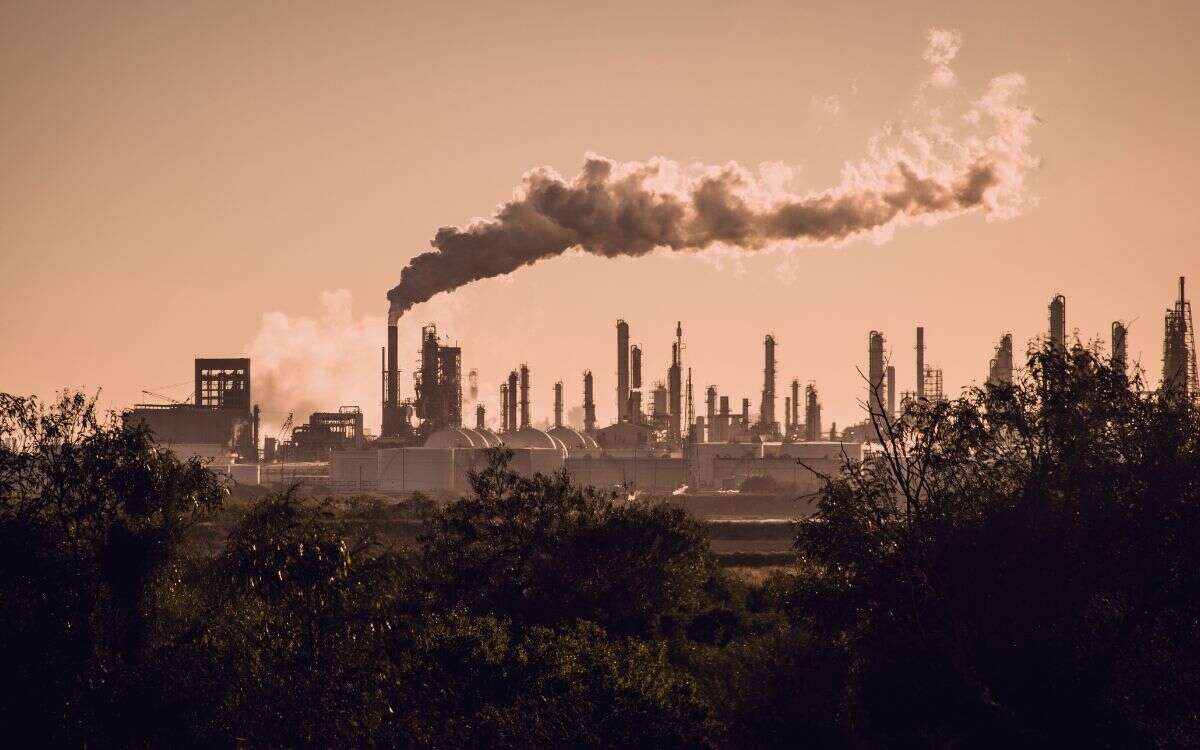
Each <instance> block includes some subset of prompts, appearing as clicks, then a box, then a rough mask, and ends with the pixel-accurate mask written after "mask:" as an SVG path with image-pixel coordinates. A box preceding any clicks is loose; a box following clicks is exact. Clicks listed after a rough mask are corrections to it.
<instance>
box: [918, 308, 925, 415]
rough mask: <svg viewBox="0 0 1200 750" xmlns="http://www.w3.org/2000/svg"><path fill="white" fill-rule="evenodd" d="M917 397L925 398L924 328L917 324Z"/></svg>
mask: <svg viewBox="0 0 1200 750" xmlns="http://www.w3.org/2000/svg"><path fill="white" fill-rule="evenodd" d="M917 398H918V399H921V398H925V328H924V326H917Z"/></svg>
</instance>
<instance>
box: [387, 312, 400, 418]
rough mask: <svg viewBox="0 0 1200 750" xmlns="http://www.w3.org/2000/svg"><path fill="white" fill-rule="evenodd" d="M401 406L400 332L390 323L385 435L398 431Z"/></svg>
mask: <svg viewBox="0 0 1200 750" xmlns="http://www.w3.org/2000/svg"><path fill="white" fill-rule="evenodd" d="M399 406H400V332H399V330H398V329H397V327H396V324H395V323H389V324H388V338H387V405H386V407H385V408H384V412H383V423H384V427H383V433H384V437H395V436H396V434H397V432H398V429H399V427H398V425H397V424H396V415H397V413H398V410H399Z"/></svg>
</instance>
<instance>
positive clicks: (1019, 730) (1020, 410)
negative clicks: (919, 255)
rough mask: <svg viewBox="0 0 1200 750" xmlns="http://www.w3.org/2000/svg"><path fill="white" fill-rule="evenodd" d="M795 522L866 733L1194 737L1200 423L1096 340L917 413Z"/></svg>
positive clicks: (958, 737)
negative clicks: (1126, 370)
mask: <svg viewBox="0 0 1200 750" xmlns="http://www.w3.org/2000/svg"><path fill="white" fill-rule="evenodd" d="M887 427H888V428H889V429H885V433H886V432H888V431H889V430H890V435H891V439H890V440H888V441H886V444H885V446H884V450H883V452H882V453H880V454H879V455H877V456H876V457H874V458H873V459H872V460H868V461H865V462H864V463H863V464H862V465H860V466H853V467H849V468H848V469H847V471H846V472H845V475H844V476H843V477H841V478H839V479H837V480H836V481H834V482H832V483H830V484H829V486H827V487H826V488H825V490H824V492H823V493H822V496H821V500H820V511H819V513H818V514H817V517H816V520H815V521H814V522H812V523H806V524H804V525H803V526H802V527H801V531H800V534H799V536H798V538H797V549H798V551H799V552H800V554H801V564H802V566H803V568H802V570H803V571H804V573H805V574H804V575H802V576H799V577H798V578H797V579H796V580H797V585H796V588H795V594H794V596H795V601H794V602H793V603H792V606H791V609H792V611H793V612H794V613H795V616H796V618H797V619H798V621H800V622H802V623H803V624H804V625H805V627H806V628H807V629H810V630H811V632H813V634H814V635H816V636H817V637H818V638H820V639H821V640H822V641H824V642H845V643H847V644H849V646H850V648H849V651H848V662H847V665H846V670H847V673H849V674H852V675H853V683H852V685H851V692H852V695H853V705H854V708H855V710H856V711H857V712H858V714H857V718H856V721H857V722H858V723H857V726H856V731H857V733H858V734H859V736H860V738H861V739H862V740H864V741H869V742H879V743H884V744H894V743H899V744H915V745H937V746H948V745H965V746H972V747H979V746H1012V745H1014V744H1026V745H1027V744H1053V745H1059V746H1063V745H1079V744H1083V745H1088V746H1112V747H1129V746H1135V745H1156V746H1179V747H1182V746H1194V745H1195V744H1197V742H1200V734H1198V729H1200V715H1198V713H1197V709H1198V707H1200V703H1198V701H1197V697H1198V692H1197V690H1198V686H1200V648H1198V647H1200V640H1198V633H1200V630H1198V629H1197V623H1200V608H1198V604H1200V596H1198V594H1200V590H1198V582H1200V576H1198V575H1197V571H1198V570H1200V421H1198V420H1197V414H1196V411H1195V410H1194V409H1193V408H1192V407H1191V406H1190V405H1188V404H1186V403H1182V402H1175V401H1171V400H1168V399H1163V398H1161V397H1160V396H1159V395H1157V394H1147V393H1145V392H1143V391H1142V390H1141V388H1140V383H1139V382H1137V381H1136V380H1135V381H1134V382H1133V383H1132V384H1130V383H1128V382H1127V381H1126V380H1125V378H1124V376H1123V375H1122V374H1121V373H1119V372H1117V371H1114V370H1112V369H1110V368H1109V367H1108V366H1107V364H1106V363H1105V362H1104V361H1103V359H1101V358H1100V356H1098V354H1097V353H1096V352H1094V351H1090V350H1087V349H1083V348H1076V349H1074V350H1073V351H1071V352H1069V353H1062V352H1058V351H1054V350H1052V349H1048V350H1046V351H1043V352H1039V353H1036V354H1035V355H1033V356H1032V357H1031V358H1030V360H1029V369H1028V376H1027V378H1026V379H1025V380H1024V381H1023V382H1021V383H1018V384H1017V385H1015V386H1002V387H995V386H988V387H987V388H986V389H985V390H980V391H976V392H974V393H972V394H970V395H969V396H968V397H966V398H963V399H960V400H958V401H955V402H950V403H940V404H939V403H932V404H917V405H915V406H914V407H913V408H911V409H910V410H909V411H908V412H907V413H906V414H905V416H904V418H903V419H901V420H899V421H898V422H897V423H896V424H893V425H889V426H887Z"/></svg>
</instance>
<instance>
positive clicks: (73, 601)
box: [0, 394, 226, 745]
mask: <svg viewBox="0 0 1200 750" xmlns="http://www.w3.org/2000/svg"><path fill="white" fill-rule="evenodd" d="M225 492H226V490H225V487H224V486H223V484H222V482H221V481H220V479H218V478H217V477H216V476H214V475H213V474H212V473H211V472H209V471H207V470H206V469H205V467H204V466H203V465H202V464H201V463H200V462H199V461H196V460H191V461H186V462H181V461H179V460H177V459H176V458H175V457H174V456H173V455H172V454H170V453H165V452H161V451H159V450H157V449H156V448H155V447H154V444H153V442H152V441H151V439H150V437H149V435H148V434H147V432H146V431H145V430H144V429H143V428H141V427H139V426H130V425H125V424H122V423H121V422H120V421H119V420H118V419H117V418H115V417H112V418H110V419H109V420H108V421H102V420H101V419H100V418H99V417H97V414H96V408H95V402H94V400H92V399H89V398H87V397H86V396H84V395H82V394H73V395H63V396H62V397H61V398H60V399H59V400H58V401H57V402H56V403H54V404H52V405H50V406H46V405H44V404H42V403H41V402H39V401H38V400H36V399H27V398H18V397H14V396H10V395H8V394H0V570H3V571H4V575H3V576H0V612H3V613H4V615H3V617H2V618H0V643H2V644H4V646H3V648H2V649H0V654H2V655H0V663H2V667H0V669H2V670H3V672H4V674H5V677H6V679H7V680H8V682H9V684H10V686H11V687H12V688H13V689H12V690H10V691H9V693H8V698H7V699H6V700H5V701H4V702H3V706H4V707H3V709H0V711H3V712H4V714H5V717H4V718H5V719H6V721H5V725H6V726H7V727H9V731H10V735H18V736H19V735H20V734H27V735H29V736H31V737H35V738H37V742H38V744H43V743H44V744H69V745H79V744H92V745H95V744H103V743H104V740H103V739H101V738H108V739H110V740H111V741H112V743H113V744H116V745H133V744H138V743H139V742H140V741H141V740H140V739H139V738H140V734H139V733H140V732H142V731H143V730H144V729H145V728H146V727H147V726H148V725H149V723H150V722H148V721H146V719H147V717H148V716H151V715H153V710H154V708H153V707H154V705H155V699H154V695H153V694H152V693H150V692H149V691H147V690H146V683H145V681H144V679H143V677H144V676H145V672H146V670H145V666H146V662H147V660H148V659H149V658H150V655H151V653H152V651H153V647H154V643H155V641H156V639H157V638H158V636H159V633H158V632H157V628H158V626H159V624H160V623H159V620H158V617H157V612H158V611H159V610H160V608H161V607H162V606H163V602H164V599H167V598H169V597H170V596H171V595H172V589H173V587H174V586H175V584H176V581H177V575H178V572H179V565H180V548H181V542H182V540H183V537H184V534H185V532H186V531H187V529H188V527H189V525H190V524H192V523H194V522H195V521H196V520H197V519H198V518H200V517H202V516H203V515H204V514H205V513H206V512H208V511H210V510H213V509H215V508H217V507H218V506H219V505H220V504H221V502H222V500H223V498H224V495H225Z"/></svg>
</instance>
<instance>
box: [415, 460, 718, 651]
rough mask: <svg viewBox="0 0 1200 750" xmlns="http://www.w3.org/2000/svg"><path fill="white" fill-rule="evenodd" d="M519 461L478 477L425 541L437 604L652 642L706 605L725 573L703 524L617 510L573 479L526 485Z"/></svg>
mask: <svg viewBox="0 0 1200 750" xmlns="http://www.w3.org/2000/svg"><path fill="white" fill-rule="evenodd" d="M507 458H508V457H507V456H506V455H505V454H504V453H497V454H495V455H493V457H492V463H491V465H490V466H489V467H488V468H487V469H486V470H484V471H482V472H479V473H478V474H474V475H472V476H471V483H472V487H473V489H474V492H473V494H472V495H471V496H469V497H466V498H463V499H462V500H461V501H459V502H458V503H455V504H454V505H452V506H450V507H449V508H447V509H446V510H445V511H444V512H442V513H439V514H437V515H436V516H434V517H433V519H432V520H431V521H430V523H429V524H428V526H427V529H428V530H427V532H426V534H425V535H424V537H422V540H421V542H422V560H421V562H422V569H423V571H424V573H425V575H426V576H427V577H428V581H429V584H430V587H431V594H432V596H433V597H434V598H435V599H436V600H437V601H439V602H441V603H442V604H443V605H445V606H462V607H464V608H466V609H467V610H469V611H472V612H476V613H490V614H495V615H498V616H501V617H506V618H510V619H512V620H514V621H516V622H519V623H529V624H536V625H548V626H554V625H560V624H566V623H571V622H573V621H574V620H576V619H584V620H591V621H593V622H596V623H598V624H600V625H602V626H604V627H605V628H606V629H607V630H608V631H610V632H612V633H615V634H622V635H639V636H651V635H654V634H656V633H658V630H659V625H660V623H661V620H662V618H663V617H664V616H665V615H667V614H670V613H672V612H678V611H687V610H692V609H694V608H696V607H697V606H698V605H699V604H700V602H701V599H702V596H703V591H704V585H705V583H706V582H707V581H708V580H709V579H710V578H711V577H712V576H713V575H715V573H716V568H715V565H714V563H713V561H712V556H711V554H710V553H709V549H708V541H707V538H706V537H705V535H704V530H703V527H702V526H701V525H700V524H699V523H697V522H696V521H694V520H692V519H691V518H690V517H688V515H687V514H686V512H684V511H683V510H682V509H680V508H677V507H674V506H670V505H665V504H662V503H649V502H645V501H637V500H631V501H629V502H624V503H617V502H614V500H613V498H612V496H611V495H603V494H600V493H597V492H596V491H594V490H592V489H590V488H589V489H579V488H577V487H573V486H572V485H571V483H570V481H569V479H568V477H567V475H566V474H565V473H560V474H557V475H555V476H553V477H546V476H542V475H537V476H535V477H533V478H532V479H526V478H523V477H521V476H518V475H516V474H513V473H511V472H509V471H507V470H506V468H505V466H506V463H505V462H506V461H507Z"/></svg>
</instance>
